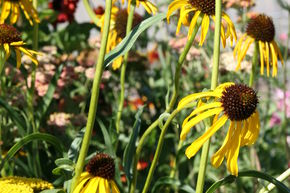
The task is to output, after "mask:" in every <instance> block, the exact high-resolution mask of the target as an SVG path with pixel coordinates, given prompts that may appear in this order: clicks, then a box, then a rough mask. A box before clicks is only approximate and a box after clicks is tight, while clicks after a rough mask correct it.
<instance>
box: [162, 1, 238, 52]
mask: <svg viewBox="0 0 290 193" xmlns="http://www.w3.org/2000/svg"><path fill="white" fill-rule="evenodd" d="M178 9H180V14H179V20H178V24H177V28H176V34H178V33H179V31H180V27H181V24H184V25H186V26H189V31H188V37H190V36H191V34H192V32H193V30H194V27H195V25H196V22H197V20H198V17H199V16H201V17H203V19H202V23H201V36H200V42H199V45H200V46H202V44H203V42H204V40H205V38H206V34H207V32H208V28H209V23H210V18H211V19H212V20H213V21H215V0H174V1H173V2H172V3H171V4H170V5H169V7H168V13H167V21H168V23H169V18H170V16H171V14H172V13H173V12H174V11H175V10H178ZM222 19H224V21H225V23H226V26H224V24H222V26H221V40H222V44H223V47H225V46H226V40H227V38H229V37H230V39H231V45H232V44H233V39H235V40H237V35H236V30H235V26H234V24H233V22H232V21H231V19H230V17H229V16H228V15H227V14H226V13H225V12H222ZM225 28H227V31H225Z"/></svg>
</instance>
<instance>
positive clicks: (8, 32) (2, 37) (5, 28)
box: [0, 24, 39, 68]
mask: <svg viewBox="0 0 290 193" xmlns="http://www.w3.org/2000/svg"><path fill="white" fill-rule="evenodd" d="M24 45H25V43H24V42H23V41H22V39H21V37H20V33H19V32H18V31H17V30H16V28H14V27H13V26H11V25H8V24H0V50H2V51H4V52H5V61H6V60H7V59H8V58H9V56H10V54H11V50H10V49H11V48H13V49H14V50H15V53H16V61H17V65H16V66H17V68H19V67H20V65H21V52H23V53H24V54H25V55H27V56H28V57H29V58H30V59H31V60H32V62H33V63H34V64H36V65H38V61H37V59H36V58H35V56H33V55H34V54H39V53H38V52H35V51H33V50H29V49H26V48H24V47H23V46H24Z"/></svg>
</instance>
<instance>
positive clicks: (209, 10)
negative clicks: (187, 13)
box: [189, 0, 215, 15]
mask: <svg viewBox="0 0 290 193" xmlns="http://www.w3.org/2000/svg"><path fill="white" fill-rule="evenodd" d="M189 3H190V4H191V5H192V6H193V7H196V8H197V9H198V10H199V11H201V12H202V13H204V14H207V15H214V14H215V0H189Z"/></svg>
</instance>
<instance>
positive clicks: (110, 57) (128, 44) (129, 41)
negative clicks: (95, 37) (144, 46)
mask: <svg viewBox="0 0 290 193" xmlns="http://www.w3.org/2000/svg"><path fill="white" fill-rule="evenodd" d="M165 18H166V13H159V14H156V15H155V16H152V17H149V18H148V19H145V20H144V21H142V22H141V23H140V24H139V25H137V26H136V27H134V28H133V30H132V31H131V32H130V33H129V34H128V35H127V36H126V37H125V38H124V39H123V40H122V41H121V43H120V44H118V46H116V47H115V49H113V50H112V51H110V52H109V53H108V54H106V56H105V61H104V65H105V66H106V67H107V66H108V65H110V63H112V62H113V61H114V60H115V59H116V58H118V57H119V56H122V55H124V54H125V53H126V52H128V51H129V50H130V49H131V48H132V46H133V45H134V43H135V41H136V40H137V38H138V37H139V36H140V34H141V33H142V32H144V31H145V30H146V29H147V28H149V27H150V26H152V25H154V24H157V23H159V22H160V21H162V20H163V19H165Z"/></svg>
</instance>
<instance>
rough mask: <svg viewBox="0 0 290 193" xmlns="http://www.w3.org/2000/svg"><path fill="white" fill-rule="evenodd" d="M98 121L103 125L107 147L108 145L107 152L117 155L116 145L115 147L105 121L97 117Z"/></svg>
mask: <svg viewBox="0 0 290 193" xmlns="http://www.w3.org/2000/svg"><path fill="white" fill-rule="evenodd" d="M97 121H98V123H99V126H100V127H101V130H102V133H103V136H104V141H105V144H106V147H107V152H108V153H109V154H110V155H111V156H114V157H116V154H115V151H114V147H113V144H112V140H111V138H110V135H109V133H108V131H107V129H106V126H105V125H104V123H103V122H102V121H101V120H100V119H97Z"/></svg>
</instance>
